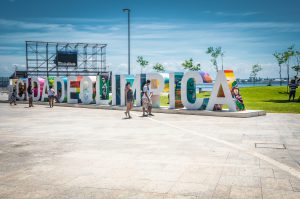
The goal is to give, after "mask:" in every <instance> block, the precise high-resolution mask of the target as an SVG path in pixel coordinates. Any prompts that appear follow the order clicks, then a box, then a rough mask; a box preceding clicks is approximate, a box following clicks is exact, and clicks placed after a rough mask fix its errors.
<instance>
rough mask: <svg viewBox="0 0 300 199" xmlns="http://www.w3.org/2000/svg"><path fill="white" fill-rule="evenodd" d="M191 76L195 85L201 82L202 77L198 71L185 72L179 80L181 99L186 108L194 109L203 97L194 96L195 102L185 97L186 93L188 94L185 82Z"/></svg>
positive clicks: (197, 107) (199, 104) (201, 101)
mask: <svg viewBox="0 0 300 199" xmlns="http://www.w3.org/2000/svg"><path fill="white" fill-rule="evenodd" d="M191 78H192V79H193V80H194V84H195V85H197V84H202V83H203V79H202V77H201V75H200V73H199V72H198V71H195V72H186V73H185V74H184V76H183V78H182V80H181V101H182V104H183V105H184V107H185V108H186V109H193V110H196V109H199V108H200V107H201V105H202V103H203V98H196V96H195V98H196V101H195V103H191V102H189V100H188V97H187V95H188V93H187V87H188V85H187V83H188V81H189V79H191ZM195 93H196V92H195Z"/></svg>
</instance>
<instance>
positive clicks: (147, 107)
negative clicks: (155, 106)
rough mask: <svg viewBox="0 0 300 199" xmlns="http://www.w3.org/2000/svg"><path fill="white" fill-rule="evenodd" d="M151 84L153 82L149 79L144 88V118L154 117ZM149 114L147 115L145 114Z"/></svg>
mask: <svg viewBox="0 0 300 199" xmlns="http://www.w3.org/2000/svg"><path fill="white" fill-rule="evenodd" d="M150 83H151V81H150V80H149V79H148V80H147V81H146V84H145V85H144V87H143V97H142V103H143V116H148V115H150V116H153V114H152V100H151V97H152V92H151V91H150ZM145 113H147V115H146V114H145Z"/></svg>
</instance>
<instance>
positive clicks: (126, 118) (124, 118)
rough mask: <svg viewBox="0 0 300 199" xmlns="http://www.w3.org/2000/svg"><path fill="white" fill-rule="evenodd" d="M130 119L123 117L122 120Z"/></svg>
mask: <svg viewBox="0 0 300 199" xmlns="http://www.w3.org/2000/svg"><path fill="white" fill-rule="evenodd" d="M130 119H132V118H129V117H123V118H122V120H130Z"/></svg>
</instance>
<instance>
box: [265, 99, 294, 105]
mask: <svg viewBox="0 0 300 199" xmlns="http://www.w3.org/2000/svg"><path fill="white" fill-rule="evenodd" d="M264 102H272V103H280V104H283V103H293V102H294V103H296V102H297V101H296V100H295V101H289V100H265V101H264Z"/></svg>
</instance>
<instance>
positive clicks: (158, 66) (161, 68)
mask: <svg viewBox="0 0 300 199" xmlns="http://www.w3.org/2000/svg"><path fill="white" fill-rule="evenodd" d="M153 70H155V71H156V72H158V73H159V72H165V67H164V66H163V65H162V64H160V63H156V64H155V65H154V66H153Z"/></svg>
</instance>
